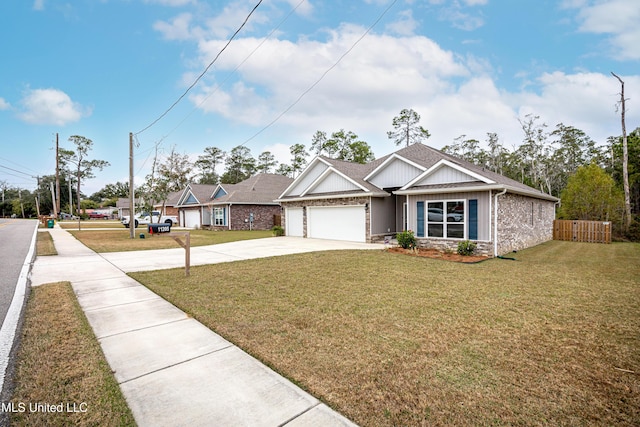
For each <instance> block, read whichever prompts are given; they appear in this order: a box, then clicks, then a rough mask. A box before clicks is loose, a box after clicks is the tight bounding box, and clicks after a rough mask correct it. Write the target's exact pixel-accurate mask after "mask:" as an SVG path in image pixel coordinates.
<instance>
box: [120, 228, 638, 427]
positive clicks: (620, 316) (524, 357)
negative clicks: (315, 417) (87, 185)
mask: <svg viewBox="0 0 640 427" xmlns="http://www.w3.org/2000/svg"><path fill="white" fill-rule="evenodd" d="M515 257H516V258H517V261H509V260H499V259H493V260H489V261H485V262H482V263H479V264H471V265H466V264H459V263H453V262H446V261H439V260H432V259H426V258H417V257H410V256H406V255H400V254H393V253H390V252H383V251H333V252H324V253H310V254H301V255H294V256H287V257H275V258H267V259H258V260H251V261H243V262H234V263H225V264H218V265H211V266H202V267H192V269H191V276H190V277H185V276H184V271H183V270H182V269H175V270H169V271H166V270H165V271H156V272H146V273H136V274H132V276H133V277H134V278H135V279H137V280H139V281H141V282H142V283H144V284H145V285H146V286H148V287H149V288H150V289H152V290H153V291H154V292H157V293H158V294H160V295H161V296H163V297H164V298H166V299H168V300H169V301H171V302H172V303H174V304H175V305H177V306H178V307H180V308H181V309H182V310H184V311H186V312H187V313H188V314H190V315H192V316H193V317H195V318H196V319H198V320H199V321H201V322H202V323H204V324H205V325H207V326H209V327H210V328H211V329H213V330H214V331H216V332H218V333H220V334H221V335H222V336H224V337H225V338H227V339H228V340H230V341H232V342H234V343H236V344H237V345H238V346H240V347H241V348H243V349H244V350H246V351H247V352H249V353H251V354H252V355H254V356H256V357H257V358H259V359H260V360H262V361H263V362H265V363H266V364H267V365H269V366H271V367H273V368H274V369H275V370H277V371H278V372H280V373H282V374H284V375H285V376H287V377H288V378H290V379H292V380H293V381H294V382H296V383H297V384H299V385H300V386H302V387H303V388H305V389H306V390H308V391H310V392H311V393H312V394H314V395H315V396H317V397H318V398H320V399H322V400H323V401H325V402H326V403H328V404H329V405H330V406H332V407H333V408H335V409H337V410H338V411H340V412H341V413H343V414H344V415H346V416H347V417H349V418H350V419H352V420H353V421H355V422H356V423H358V424H360V425H363V426H393V425H408V426H415V425H456V426H459V425H474V426H475V425H576V426H582V425H616V426H619V425H628V426H631V425H639V424H640V333H638V331H640V308H639V307H640V245H638V244H612V245H598V244H581V243H571V242H557V241H554V242H548V243H546V244H543V245H540V246H538V247H535V248H531V249H528V250H525V251H521V252H519V253H517V254H515Z"/></svg>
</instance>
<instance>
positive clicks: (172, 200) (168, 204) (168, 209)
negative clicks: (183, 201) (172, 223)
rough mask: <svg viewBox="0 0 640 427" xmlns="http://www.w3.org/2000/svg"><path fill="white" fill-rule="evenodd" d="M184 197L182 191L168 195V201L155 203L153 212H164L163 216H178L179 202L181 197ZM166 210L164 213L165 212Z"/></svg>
mask: <svg viewBox="0 0 640 427" xmlns="http://www.w3.org/2000/svg"><path fill="white" fill-rule="evenodd" d="M181 195H182V191H174V192H172V193H169V194H168V195H167V199H166V200H165V201H164V202H153V210H154V211H158V212H162V214H163V215H171V216H177V217H178V218H179V215H178V200H180V196H181ZM163 208H164V211H163Z"/></svg>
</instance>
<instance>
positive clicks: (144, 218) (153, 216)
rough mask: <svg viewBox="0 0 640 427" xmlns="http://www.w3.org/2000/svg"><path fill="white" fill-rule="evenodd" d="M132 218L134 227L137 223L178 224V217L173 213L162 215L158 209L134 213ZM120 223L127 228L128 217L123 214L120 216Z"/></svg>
mask: <svg viewBox="0 0 640 427" xmlns="http://www.w3.org/2000/svg"><path fill="white" fill-rule="evenodd" d="M133 220H134V224H135V227H136V228H137V227H138V225H140V224H144V225H147V224H158V223H160V224H170V225H174V224H176V225H177V224H178V217H177V216H175V215H162V214H160V212H158V211H153V212H151V213H149V212H142V213H139V214H137V215H135V216H134V217H133ZM122 225H124V226H125V227H126V228H129V217H128V216H123V217H122Z"/></svg>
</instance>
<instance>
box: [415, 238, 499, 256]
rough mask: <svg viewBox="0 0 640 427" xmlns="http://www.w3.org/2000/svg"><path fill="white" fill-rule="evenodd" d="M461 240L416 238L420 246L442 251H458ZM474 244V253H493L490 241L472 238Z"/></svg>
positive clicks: (488, 254)
mask: <svg viewBox="0 0 640 427" xmlns="http://www.w3.org/2000/svg"><path fill="white" fill-rule="evenodd" d="M462 241H463V240H452V239H427V238H423V237H420V238H417V239H416V243H417V244H418V246H419V247H421V248H427V249H436V250H438V251H442V252H457V251H458V243H460V242H462ZM474 242H475V244H476V245H477V246H476V250H475V252H474V254H475V255H486V256H491V254H493V243H492V242H484V241H477V240H474Z"/></svg>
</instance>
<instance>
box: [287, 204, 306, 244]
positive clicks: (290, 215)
mask: <svg viewBox="0 0 640 427" xmlns="http://www.w3.org/2000/svg"><path fill="white" fill-rule="evenodd" d="M284 214H285V218H284V222H285V227H287V231H286V234H287V236H294V237H302V236H304V226H303V222H302V208H286V209H285V211H284Z"/></svg>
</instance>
